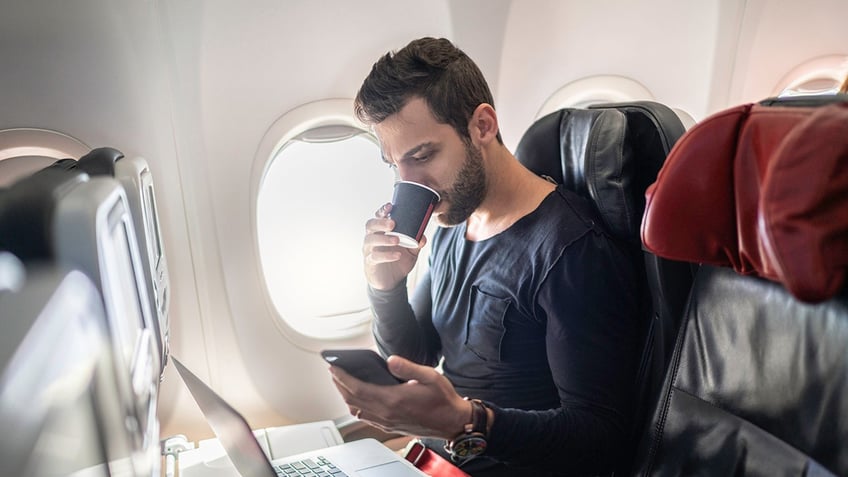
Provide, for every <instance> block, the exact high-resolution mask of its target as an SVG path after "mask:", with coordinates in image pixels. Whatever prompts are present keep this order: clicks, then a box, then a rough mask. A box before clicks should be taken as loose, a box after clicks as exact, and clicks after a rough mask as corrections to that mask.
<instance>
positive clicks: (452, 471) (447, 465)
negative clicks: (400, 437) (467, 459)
mask: <svg viewBox="0 0 848 477" xmlns="http://www.w3.org/2000/svg"><path fill="white" fill-rule="evenodd" d="M404 457H405V458H406V460H408V461H409V462H412V465H414V466H415V467H417V468H418V469H419V470H420V471H421V472H424V473H425V474H427V475H429V476H431V477H471V476H470V475H468V474H466V473H465V472H463V471H462V469H460V468H459V467H457V466H455V465H454V464H453V463H452V462H451V461H449V460H447V459H445V458H444V457H442V456H440V455H439V454H437V453H435V452H433V451H432V450H431V449H428V448H427V447H426V446H425V445H424V444H422V443H421V442H420V441H418V440H413V441H410V443H409V445H408V446H407V449H406V453H405V454H404Z"/></svg>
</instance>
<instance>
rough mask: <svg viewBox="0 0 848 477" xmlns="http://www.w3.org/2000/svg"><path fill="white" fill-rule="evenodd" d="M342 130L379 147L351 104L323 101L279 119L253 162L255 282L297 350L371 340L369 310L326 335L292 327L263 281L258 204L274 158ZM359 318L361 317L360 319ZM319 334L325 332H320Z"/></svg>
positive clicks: (309, 104) (343, 100)
mask: <svg viewBox="0 0 848 477" xmlns="http://www.w3.org/2000/svg"><path fill="white" fill-rule="evenodd" d="M334 126H343V127H347V128H355V129H358V130H360V131H362V133H363V134H364V135H365V137H367V138H369V139H370V140H372V141H374V143H375V144H377V145H378V147H379V144H378V143H377V140H376V137H374V135H373V133H372V131H371V130H370V128H368V127H367V126H365V125H364V124H362V123H361V122H360V121H358V120H357V119H356V118H355V117H354V116H353V100H352V99H345V98H333V99H324V100H319V101H314V102H310V103H306V104H303V105H300V106H297V107H295V108H294V109H291V110H289V111H287V112H285V113H284V114H282V115H281V116H280V117H278V118H277V119H276V120H275V121H274V122H273V123H272V124H271V126H270V127H269V128H268V129H267V131H266V132H265V135H264V136H263V137H262V140H261V141H260V142H259V146H258V148H257V150H256V154H255V155H254V159H253V167H252V170H251V184H250V198H251V200H250V226H251V231H250V233H251V240H252V245H253V253H254V259H255V263H256V264H257V272H258V279H259V281H260V283H262V287H261V288H262V291H261V294H262V297H263V302H264V306H265V309H266V310H267V311H268V314H269V315H270V317H271V318H272V320H273V322H274V326H275V327H276V328H277V329H278V330H279V331H280V332H281V333H282V334H283V336H285V337H286V339H288V340H289V341H290V342H291V343H293V344H295V345H296V346H298V347H301V348H304V349H307V350H310V351H317V350H320V349H322V348H323V347H325V346H326V343H327V342H344V341H350V340H356V341H361V339H362V338H370V330H371V326H370V325H371V319H372V314H371V312H370V310H366V311H364V312H360V313H355V314H352V315H356V316H358V317H359V318H358V319H357V320H356V321H355V322H353V323H351V324H349V325H347V326H344V327H334V328H333V329H332V330H329V332H326V333H317V332H315V331H312V332H310V331H307V330H305V329H304V328H303V327H298V326H296V325H293V324H292V323H291V322H290V321H289V320H288V319H287V318H286V317H285V316H283V315H282V314H281V312H280V310H279V309H278V308H277V306H276V305H275V304H274V299H273V297H272V296H271V294H270V289H269V287H268V283H267V281H266V275H265V271H264V266H265V265H264V264H263V262H262V255H261V251H260V248H259V243H260V242H259V228H258V216H257V209H258V202H259V192H260V190H261V188H262V185H263V180H264V178H265V176H266V173H267V171H268V168H269V167H270V166H271V164H272V162H273V161H274V159H275V158H276V157H277V154H278V153H279V152H280V151H281V150H282V149H283V148H284V147H285V146H286V145H287V144H288V143H290V142H291V141H293V140H298V139H297V138H299V137H301V136H303V135H304V134H305V133H307V132H309V131H314V130H319V129H321V128H331V127H334ZM360 315H361V316H360ZM321 331H325V330H324V329H322V330H321Z"/></svg>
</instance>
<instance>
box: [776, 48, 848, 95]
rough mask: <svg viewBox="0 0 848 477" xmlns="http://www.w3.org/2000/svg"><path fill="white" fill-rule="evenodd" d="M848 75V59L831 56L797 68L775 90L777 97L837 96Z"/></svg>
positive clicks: (808, 62)
mask: <svg viewBox="0 0 848 477" xmlns="http://www.w3.org/2000/svg"><path fill="white" fill-rule="evenodd" d="M846 74H848V57H846V56H844V55H830V56H823V57H819V58H814V59H812V60H809V61H807V62H805V63H802V64H800V65H798V66H796V67H795V68H794V69H793V70H792V71H790V72H789V73H788V74H787V75H785V76H784V77H783V79H782V80H781V81H780V83H779V84H778V86H777V88H775V92H776V93H775V94H776V95H777V96H798V95H816V94H835V93H837V92H838V91H839V86H840V85H841V84H842V81H844V79H845V76H846Z"/></svg>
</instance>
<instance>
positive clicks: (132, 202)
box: [76, 147, 170, 380]
mask: <svg viewBox="0 0 848 477" xmlns="http://www.w3.org/2000/svg"><path fill="white" fill-rule="evenodd" d="M76 166H77V167H78V168H80V169H81V170H83V171H85V172H86V173H88V174H89V175H91V176H106V177H114V178H115V179H117V180H118V181H119V182H120V183H121V185H122V186H123V188H124V192H125V193H126V195H127V201H128V203H129V207H130V215H131V216H132V221H133V226H134V228H135V236H136V239H137V240H138V246H139V252H140V255H141V261H142V268H143V269H144V276H145V285H146V287H147V297H148V301H149V306H150V309H151V310H152V311H153V312H154V314H155V315H156V319H155V320H153V325H154V328H153V333H154V336H155V337H156V345H157V348H158V350H159V355H160V357H159V362H160V371H159V378H160V380H161V379H162V378H164V371H165V366H166V365H167V363H168V355H169V353H170V346H169V341H170V337H169V335H170V331H169V330H170V325H169V317H168V307H169V301H170V280H169V276H168V266H167V260H166V258H165V251H164V248H163V246H162V236H161V230H160V228H159V213H158V210H157V208H156V198H155V192H154V183H153V175H152V174H151V172H150V167H149V165H148V163H147V161H146V160H145V159H144V158H142V157H137V156H136V157H127V156H125V155H124V153H123V152H121V151H119V150H118V149H115V148H112V147H99V148H96V149H92V150H91V151H90V152H88V153H87V154H85V155H84V156H82V157H80V158H79V160H78V161H77V163H76Z"/></svg>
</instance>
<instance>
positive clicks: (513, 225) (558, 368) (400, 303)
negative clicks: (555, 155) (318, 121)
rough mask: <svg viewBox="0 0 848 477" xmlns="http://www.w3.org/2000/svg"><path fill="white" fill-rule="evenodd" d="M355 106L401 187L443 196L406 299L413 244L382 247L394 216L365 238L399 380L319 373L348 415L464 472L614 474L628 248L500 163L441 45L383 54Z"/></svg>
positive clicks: (477, 76) (625, 405) (569, 198)
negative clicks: (424, 445) (418, 442)
mask: <svg viewBox="0 0 848 477" xmlns="http://www.w3.org/2000/svg"><path fill="white" fill-rule="evenodd" d="M355 105H356V113H357V116H358V117H359V118H360V119H362V120H363V121H364V122H366V123H367V124H370V125H372V126H373V129H374V132H375V134H376V136H377V138H378V140H379V142H380V146H381V149H382V154H383V160H384V161H385V162H387V163H389V164H390V165H391V166H392V167H395V168H397V172H398V175H399V176H400V178H401V179H402V180H409V181H414V182H419V183H422V184H425V185H427V186H428V187H430V188H432V189H435V190H436V191H438V192H439V194H440V195H441V201H440V202H439V203H438V205H437V206H436V208H435V210H434V212H433V218H434V219H435V220H436V221H437V223H438V224H439V225H440V226H441V227H440V228H439V229H438V231H437V232H435V233H434V235H433V244H432V251H431V257H430V269H429V272H428V275H426V276H425V277H424V278H423V279H422V281H421V283H420V284H419V285H418V286H417V288H416V291H415V294H414V296H413V298H412V300H411V301H409V300H408V298H407V294H406V276H407V274H408V273H409V272H410V271H411V270H412V267H413V266H414V265H415V262H416V259H417V256H418V253H419V251H420V247H422V246H423V245H424V244H425V242H426V240H427V239H426V237H425V238H423V239H422V240H421V243H420V244H419V248H418V249H407V248H402V247H399V246H398V239H397V237H394V236H391V235H386V234H385V232H388V231H391V230H392V229H393V227H394V222H393V221H392V220H391V219H389V218H388V215H387V214H388V212H389V211H390V210H391V204H386V205H385V206H383V207H382V208H381V209H380V210H379V211H378V212H377V214H376V217H375V218H373V219H371V220H369V221H368V222H367V224H366V231H367V234H366V236H365V240H364V246H363V254H364V259H365V273H366V277H367V280H368V283H369V285H370V287H369V297H370V299H371V303H372V308H373V310H374V313H375V320H374V328H373V331H374V337H375V339H376V342H377V345H378V347H379V349H380V351H381V352H382V353H383V354H384V355H386V356H389V358H388V364H389V368H390V370H391V371H392V373H393V374H395V375H396V376H398V377H400V378H402V379H403V380H405V381H407V382H406V383H404V384H402V385H399V386H377V385H372V384H369V383H365V382H362V381H359V380H357V379H355V378H353V377H352V376H350V375H349V374H346V373H345V372H344V371H342V370H340V369H337V368H335V367H331V372H332V373H333V378H334V381H335V384H336V386H337V387H338V389H339V391H340V392H341V394H342V396H343V397H344V399H345V401H346V402H347V404H348V405H349V407H350V410H351V412H352V413H353V414H354V415H356V416H357V417H359V418H360V419H362V420H364V421H367V422H369V423H371V424H373V425H375V426H377V427H380V428H382V429H385V430H388V431H393V432H400V433H404V434H409V435H415V436H424V437H428V438H431V439H429V440H427V441H426V442H428V447H431V448H433V449H434V450H436V451H439V452H442V453H443V454H444V455H446V456H450V455H449V454H452V457H453V458H454V460H455V461H456V462H458V463H459V465H460V466H461V467H462V469H463V470H465V471H466V472H468V473H470V474H472V475H475V476H477V475H563V474H570V473H601V472H605V471H609V470H611V468H612V466H613V465H614V463H615V459H616V457H617V455H618V452H620V451H621V450H622V449H621V446H622V444H623V443H624V441H625V440H624V438H625V437H626V435H627V431H628V428H629V423H630V417H631V405H630V400H631V398H632V394H633V389H632V386H633V382H634V376H635V373H636V363H637V361H638V346H637V341H638V340H637V335H638V333H637V329H638V328H637V325H636V324H637V316H638V311H637V310H638V305H637V298H636V290H635V287H636V285H635V274H634V271H633V270H632V269H631V266H630V265H629V264H631V263H632V260H633V258H632V256H630V255H629V253H630V252H628V251H627V249H626V248H625V247H624V246H622V245H620V244H618V243H616V242H615V241H614V240H613V239H612V238H611V237H610V236H609V235H608V234H607V233H606V232H605V231H604V230H603V228H602V227H601V225H600V224H601V220H600V219H598V218H597V217H596V213H595V212H594V209H593V208H592V206H591V205H590V204H588V203H587V202H586V201H584V200H583V199H581V198H579V197H577V196H576V195H574V194H572V193H570V192H569V191H566V190H564V189H563V188H562V187H557V186H555V185H554V184H552V183H550V182H548V181H546V180H544V179H542V178H540V177H539V176H537V175H535V174H533V173H532V172H530V171H529V170H527V169H526V168H524V167H523V166H522V165H521V164H520V163H519V162H518V161H517V160H516V159H515V157H514V156H513V155H512V154H511V153H510V152H509V151H508V150H507V149H506V147H505V146H504V145H503V142H502V140H501V136H500V133H499V130H498V119H497V114H496V113H495V109H494V107H493V106H492V105H493V100H492V95H491V92H490V91H489V87H488V85H487V84H486V81H485V79H484V78H483V76H482V74H481V72H480V71H479V69H478V68H477V66H476V65H475V64H474V63H473V62H472V61H471V60H470V59H469V58H468V57H467V56H466V55H465V54H464V53H463V52H462V51H461V50H459V49H457V48H456V47H455V46H454V45H453V44H451V43H450V42H449V41H448V40H445V39H433V38H422V39H419V40H415V41H413V42H411V43H410V44H409V45H407V46H406V47H405V48H403V49H401V50H399V51H397V52H396V53H394V54H392V53H389V54H387V55H385V56H384V57H382V58H381V59H380V60H378V61H377V63H375V65H374V67H373V69H372V70H371V73H370V74H369V75H368V77H367V78H366V79H365V81H364V83H363V85H362V87H361V89H360V91H359V93H358V95H357V98H356V101H355ZM440 362H441V364H442V369H443V373H444V374H440V373H439V372H437V371H436V370H435V369H434V368H433V367H434V366H436V365H437V364H439V363H440ZM464 397H466V398H468V399H463V398H464ZM476 400H479V401H476ZM446 442H447V448H448V450H443V449H442V447H443V445H444V444H445V443H446ZM475 455H476V457H473V458H469V456H475Z"/></svg>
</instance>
